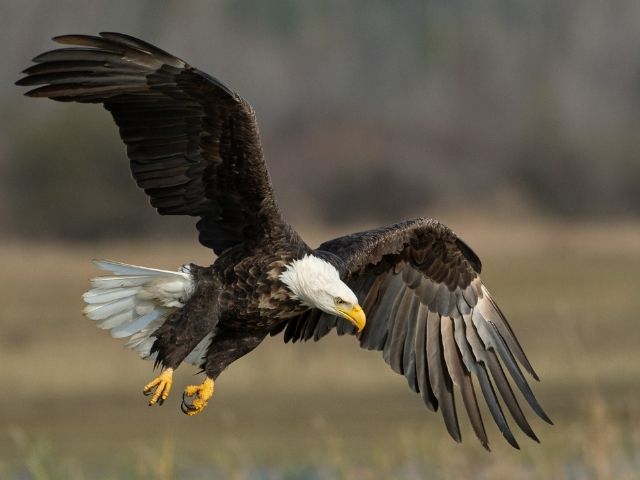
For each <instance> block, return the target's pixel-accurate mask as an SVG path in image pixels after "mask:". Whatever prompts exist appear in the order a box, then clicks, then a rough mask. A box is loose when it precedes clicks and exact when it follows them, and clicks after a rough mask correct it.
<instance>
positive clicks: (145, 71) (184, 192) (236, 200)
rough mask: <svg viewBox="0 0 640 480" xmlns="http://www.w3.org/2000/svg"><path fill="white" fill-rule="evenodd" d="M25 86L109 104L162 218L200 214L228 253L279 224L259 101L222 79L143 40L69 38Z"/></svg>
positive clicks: (209, 236)
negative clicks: (245, 97) (244, 96)
mask: <svg viewBox="0 0 640 480" xmlns="http://www.w3.org/2000/svg"><path fill="white" fill-rule="evenodd" d="M54 40H55V41H57V42H58V43H62V44H68V45H74V46H73V47H66V48H60V49H57V50H53V51H50V52H46V53H43V54H42V55H39V56H37V57H36V58H34V62H36V64H35V65H33V66H32V67H30V68H28V69H27V70H25V71H24V73H26V74H27V76H26V77H24V78H22V79H21V80H19V81H18V82H17V83H18V84H19V85H42V86H40V87H38V88H36V89H34V90H31V91H29V92H28V93H27V95H29V96H32V97H49V98H51V99H54V100H59V101H76V102H90V103H102V104H104V106H105V108H106V109H107V110H109V111H110V112H111V114H112V115H113V118H114V120H115V122H116V123H117V125H118V127H119V128H120V136H121V137H122V140H123V141H124V142H125V143H126V145H127V154H128V156H129V159H130V164H131V171H132V173H133V177H134V178H135V180H136V182H137V184H138V186H140V187H141V188H143V189H144V191H145V192H146V193H147V194H148V195H149V197H151V204H152V205H153V206H154V207H155V208H156V209H157V210H158V212H159V213H160V214H162V215H192V216H198V217H200V221H199V222H198V224H197V228H198V230H199V231H200V242H201V243H202V244H203V245H205V246H207V247H210V248H212V249H213V250H214V251H215V253H217V254H220V253H222V252H223V251H224V250H226V249H228V248H230V247H232V246H234V245H237V244H239V243H242V242H244V241H248V240H251V239H254V238H256V237H257V236H259V235H261V234H263V233H264V232H265V230H268V229H269V227H270V226H271V225H272V224H273V223H279V222H281V217H280V214H279V212H278V210H277V207H276V205H275V202H274V200H273V193H272V190H271V182H270V180H269V176H268V173H267V169H266V166H265V163H264V160H263V158H262V148H261V144H260V137H259V134H258V127H257V124H256V119H255V115H254V112H253V110H252V108H251V106H250V105H249V104H248V103H247V102H246V101H244V100H243V99H242V98H240V97H239V96H238V95H237V94H236V93H234V92H233V91H232V90H231V89H229V88H228V87H226V86H225V85H224V84H223V83H222V82H220V81H219V80H217V79H215V78H213V77H211V76H209V75H207V74H206V73H203V72H201V71H199V70H197V69H195V68H193V67H191V66H189V65H188V64H187V63H185V62H184V61H182V60H180V59H179V58H176V57H174V56H173V55H171V54H169V53H167V52H165V51H163V50H160V49H159V48H157V47H154V46H153V45H150V44H148V43H146V42H143V41H142V40H138V39H136V38H133V37H129V36H127V35H123V34H118V33H101V34H100V36H99V37H95V36H88V35H65V36H61V37H56V38H55V39H54Z"/></svg>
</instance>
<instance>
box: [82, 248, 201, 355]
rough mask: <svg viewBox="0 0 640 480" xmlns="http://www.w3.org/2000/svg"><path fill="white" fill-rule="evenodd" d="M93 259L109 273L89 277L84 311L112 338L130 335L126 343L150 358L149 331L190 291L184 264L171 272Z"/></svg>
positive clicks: (188, 275) (84, 296) (191, 289)
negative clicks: (107, 274) (89, 286)
mask: <svg viewBox="0 0 640 480" xmlns="http://www.w3.org/2000/svg"><path fill="white" fill-rule="evenodd" d="M94 263H95V264H96V266H97V267H98V268H100V269H101V270H105V271H107V272H110V273H112V274H113V275H109V276H104V277H96V278H94V279H92V280H91V286H92V289H91V290H89V291H88V292H87V293H85V294H84V295H83V296H82V298H83V299H84V301H85V302H86V303H87V306H86V307H85V308H84V314H85V315H86V316H87V317H89V318H90V319H92V320H95V321H96V322H97V325H98V327H100V328H102V329H104V330H110V333H111V336H112V337H114V338H124V337H131V338H130V339H129V342H128V343H127V347H129V348H131V349H132V350H137V351H138V352H139V353H140V356H141V357H142V358H152V356H151V355H150V351H151V346H152V345H153V342H154V341H155V337H153V336H152V334H153V332H154V331H155V330H156V329H157V328H158V327H159V326H160V325H162V324H163V323H164V321H165V320H166V319H167V317H168V316H169V315H170V314H171V313H172V312H173V311H175V310H176V309H178V308H181V307H182V306H184V303H185V302H186V300H187V299H188V298H189V297H190V296H191V294H192V293H193V289H194V282H193V278H192V276H191V274H190V272H189V268H188V266H183V267H182V268H181V269H180V271H178V272H171V271H168V270H158V269H155V268H146V267H138V266H135V265H127V264H125V263H119V262H111V261H107V260H94ZM198 347H200V345H198ZM154 356H155V355H154ZM200 356H201V355H200ZM194 360H196V359H194ZM197 360H199V358H198V359H197Z"/></svg>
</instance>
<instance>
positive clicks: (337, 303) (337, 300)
mask: <svg viewBox="0 0 640 480" xmlns="http://www.w3.org/2000/svg"><path fill="white" fill-rule="evenodd" d="M345 303H347V302H345V301H344V300H343V299H341V298H340V297H336V305H344V304H345Z"/></svg>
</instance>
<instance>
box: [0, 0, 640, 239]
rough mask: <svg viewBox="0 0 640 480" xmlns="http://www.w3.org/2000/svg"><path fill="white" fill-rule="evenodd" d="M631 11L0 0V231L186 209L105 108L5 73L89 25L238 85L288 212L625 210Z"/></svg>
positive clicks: (50, 232)
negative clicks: (164, 201)
mask: <svg viewBox="0 0 640 480" xmlns="http://www.w3.org/2000/svg"><path fill="white" fill-rule="evenodd" d="M639 25H640V2H638V1H637V0H618V1H610V2H602V1H599V0H565V1H562V2H558V1H555V0H540V1H537V2H531V1H528V0H494V1H490V2H460V1H443V0H442V1H428V2H424V1H397V2H396V1H388V0H358V1H350V2H344V1H338V0H329V1H323V2H315V1H301V0H271V1H269V2H267V1H252V0H228V1H204V0H191V1H189V2H180V1H165V2H157V1H154V0H145V1H137V2H125V1H121V0H112V1H109V2H106V1H98V0H88V1H87V0H85V1H79V0H78V1H61V2H49V1H46V0H29V1H23V2H11V3H10V2H5V3H3V4H2V5H1V6H0V39H1V40H2V42H3V45H5V50H4V52H3V55H4V59H3V62H2V70H1V72H0V74H1V77H0V101H1V105H2V111H3V115H2V116H1V117H2V118H1V119H0V126H1V127H2V128H1V130H0V174H1V176H0V182H1V187H0V215H1V217H0V218H1V221H0V231H2V233H4V234H5V235H28V236H35V237H43V236H46V237H51V236H57V237H62V238H70V239H94V238H99V237H104V236H110V235H121V234H126V235H138V234H140V235H141V234H149V233H159V232H165V231H174V232H177V231H179V230H181V229H183V228H184V227H185V225H186V222H185V221H183V220H179V219H177V220H172V221H167V220H166V219H161V218H156V216H155V214H154V212H153V210H152V209H151V208H150V207H148V206H147V201H146V198H145V195H144V194H143V193H142V192H140V191H138V190H137V189H136V187H135V185H134V184H133V182H132V181H131V180H130V178H129V173H128V169H127V165H126V160H125V158H124V149H123V147H122V146H121V144H120V141H119V139H118V136H117V132H116V129H115V127H114V126H113V125H112V124H111V121H110V118H109V117H108V114H107V113H106V112H104V111H103V110H101V109H100V108H97V107H95V106H84V105H66V104H55V103H54V102H50V101H42V100H33V99H27V98H24V97H22V96H21V94H22V93H23V89H21V88H18V87H15V86H14V85H13V82H14V81H15V80H16V79H17V78H18V77H19V73H18V72H19V71H20V70H22V69H23V68H25V67H27V66H28V65H29V60H30V58H31V57H33V56H34V55H35V54H37V53H40V52H41V51H43V50H46V49H50V48H52V47H53V43H51V42H50V41H49V38H50V37H52V36H54V35H58V34H62V33H71V32H73V33H95V32H98V31H101V30H115V31H122V32H124V33H130V34H133V35H137V36H141V37H143V38H144V39H146V40H148V41H150V42H152V43H156V44H158V45H159V46H161V47H162V48H165V49H167V50H169V51H171V52H172V53H175V54H176V55H178V56H181V57H182V58H185V59H187V60H188V61H189V62H190V63H192V64H195V65H197V66H198V67H200V68H201V69H203V70H205V71H208V72H210V73H212V74H214V75H216V76H218V77H219V78H221V79H223V80H224V81H226V82H227V83H228V84H229V85H231V86H232V87H233V88H234V89H235V90H237V91H238V92H240V93H241V94H242V95H243V96H244V97H245V98H247V99H248V100H249V101H251V102H252V103H253V105H254V107H255V109H256V111H257V113H258V119H259V121H260V125H261V131H262V135H263V142H264V145H265V152H266V158H267V161H268V164H269V167H270V170H271V174H272V179H273V181H274V184H275V188H276V193H277V196H278V199H279V201H280V204H281V206H282V208H283V209H284V211H285V213H286V215H287V217H288V218H289V219H290V220H291V221H293V222H302V221H304V220H305V219H309V218H311V219H312V220H313V221H314V222H322V221H325V222H338V223H347V222H353V221H354V220H356V219H357V220H358V221H359V222H360V223H362V222H363V221H364V222H367V221H374V220H375V221H394V220H399V219H401V218H403V217H406V216H409V215H429V216H436V217H437V216H439V212H443V211H447V212H449V211H457V210H462V211H466V212H473V211H475V210H485V211H491V210H494V211H497V212H498V213H500V214H518V215H522V214H532V215H533V214H543V215H553V216H566V217H572V218H585V217H589V218H600V219H601V218H605V217H606V218H610V217H629V216H637V215H638V213H639V212H640V189H639V187H638V186H639V185H640V139H639V136H638V132H639V126H640V28H638V26H639ZM189 231H190V230H189Z"/></svg>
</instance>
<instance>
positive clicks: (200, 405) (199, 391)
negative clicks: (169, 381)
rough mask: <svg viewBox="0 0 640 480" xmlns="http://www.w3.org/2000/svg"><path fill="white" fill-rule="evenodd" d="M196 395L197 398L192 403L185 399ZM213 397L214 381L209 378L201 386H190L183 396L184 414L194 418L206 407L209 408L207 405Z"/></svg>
mask: <svg viewBox="0 0 640 480" xmlns="http://www.w3.org/2000/svg"><path fill="white" fill-rule="evenodd" d="M194 395H195V398H194V399H193V400H192V401H191V403H187V399H186V398H185V397H193V396H194ZM212 396H213V379H212V378H209V377H207V378H206V379H205V381H204V382H202V383H201V384H200V385H189V386H188V387H187V388H185V389H184V393H183V394H182V405H181V407H180V408H182V411H183V412H184V413H186V414H187V415H189V416H190V417H192V416H193V415H197V414H198V413H200V412H202V410H204V407H206V406H207V403H208V402H209V399H210V398H211V397H212Z"/></svg>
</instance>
